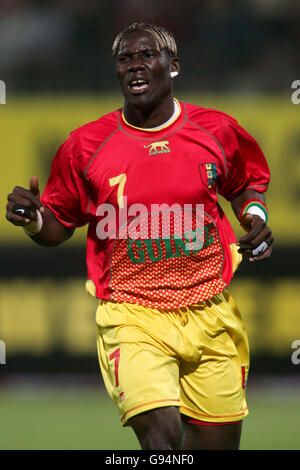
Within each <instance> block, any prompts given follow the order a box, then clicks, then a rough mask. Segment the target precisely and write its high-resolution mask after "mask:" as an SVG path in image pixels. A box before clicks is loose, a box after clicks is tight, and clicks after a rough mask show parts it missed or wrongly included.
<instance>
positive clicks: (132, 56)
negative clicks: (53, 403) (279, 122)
mask: <svg viewBox="0 0 300 470" xmlns="http://www.w3.org/2000/svg"><path fill="white" fill-rule="evenodd" d="M113 57H114V58H115V61H116V72H117V76H118V79H119V82H120V85H121V89H122V92H123V95H124V107H123V108H122V109H119V110H116V111H113V112H111V113H109V114H107V115H105V116H102V117H100V118H99V119H98V120H96V121H94V122H91V123H88V124H86V125H84V126H82V127H80V128H79V129H77V130H75V131H73V132H72V133H71V135H70V136H69V138H68V139H67V140H66V141H65V142H64V143H63V145H62V146H61V147H60V148H59V150H58V152H57V154H56V155H55V158H54V161H53V165H52V169H51V174H50V177H49V180H48V183H47V185H46V188H45V190H44V193H43V195H42V197H41V198H40V193H39V184H38V180H37V178H36V177H32V178H31V179H30V187H29V189H25V188H21V187H15V188H14V190H13V192H12V193H11V194H10V195H9V196H8V203H7V219H8V220H9V221H10V222H12V223H13V224H15V225H19V226H23V228H24V230H25V232H26V233H27V234H28V235H29V236H30V237H31V238H32V240H33V241H34V242H36V243H38V244H40V245H44V246H55V245H58V244H59V243H62V242H64V241H65V240H67V239H68V238H70V237H71V235H72V234H73V232H74V230H75V229H76V227H80V226H83V225H85V224H88V225H89V228H88V235H87V268H88V282H87V289H88V291H89V292H90V293H91V294H92V295H94V296H95V297H97V298H98V299H99V301H98V302H99V304H98V309H97V315H96V321H97V331H98V353H99V361H100V366H101V371H102V375H103V379H104V382H105V385H106V388H107V391H108V393H109V395H110V396H111V398H112V399H113V400H114V402H115V404H116V406H117V407H118V408H119V412H120V417H121V422H122V424H123V425H124V426H125V425H129V426H132V428H133V430H134V432H135V433H136V435H137V438H138V439H139V442H140V445H141V448H142V449H182V448H184V449H238V448H239V441H240V435H241V428H242V421H243V418H244V417H245V416H246V415H247V414H248V411H247V405H246V400H245V386H246V381H247V373H248V367H249V348H248V340H247V335H246V332H245V330H244V326H243V322H242V319H241V315H240V313H239V310H238V309H237V307H236V305H235V303H234V300H233V299H232V297H231V296H230V294H229V293H228V291H227V290H226V289H227V287H228V285H229V283H230V281H231V279H232V277H233V273H234V271H235V270H236V268H237V266H238V264H239V262H240V261H241V258H242V256H243V255H245V256H246V257H248V258H249V260H250V261H251V262H258V261H261V260H264V259H267V258H269V257H270V255H271V251H272V242H273V236H272V233H271V230H270V228H269V227H268V225H267V215H268V214H267V208H266V203H265V199H264V195H263V193H264V192H265V191H266V190H267V186H268V182H269V169H268V165H267V163H266V160H265V158H264V155H263V153H262V151H261V149H260V147H259V146H258V144H257V143H256V141H255V140H254V139H253V138H252V137H251V136H250V135H249V134H248V133H247V132H246V131H245V130H244V129H243V128H242V127H240V126H239V124H238V123H237V121H236V120H235V119H234V118H232V117H230V116H228V115H226V114H224V113H222V112H219V111H215V110H212V109H205V108H202V107H198V106H195V105H192V104H186V103H183V102H181V101H178V100H177V99H175V98H174V97H173V81H174V79H175V77H176V75H178V74H179V73H180V66H179V61H178V57H177V48H176V43H175V40H174V38H173V36H172V34H171V33H169V32H168V31H166V30H165V29H164V28H162V27H159V26H155V25H150V24H145V23H141V24H137V23H134V24H133V25H131V26H129V27H128V28H127V29H126V30H124V31H123V32H121V33H120V34H119V35H118V36H117V37H116V39H115V41H114V44H113ZM218 194H221V195H222V196H223V197H224V198H226V199H227V200H229V201H230V202H231V205H232V209H233V211H234V213H235V214H236V216H237V218H238V219H239V221H240V223H241V225H242V227H243V228H244V229H245V231H246V232H247V233H246V234H245V235H244V236H243V237H242V238H241V239H240V240H239V242H237V241H236V238H235V235H234V233H233V230H232V228H231V226H230V224H229V222H228V220H227V218H226V216H225V214H224V213H223V211H222V210H221V208H220V206H219V204H218ZM197 205H198V206H199V205H200V210H198V209H199V207H198V206H197ZM197 211H198V212H197ZM197 214H198V215H197ZM199 214H200V216H199ZM187 215H188V216H187ZM178 216H180V217H179V218H178ZM181 216H183V217H181ZM186 216H187V217H186ZM166 221H167V222H166ZM182 221H187V223H188V225H189V226H188V228H187V227H186V226H184V230H183V232H182V231H181V232H180V230H181V229H182V225H184V224H183V222H182ZM74 321H76V319H74ZM182 431H183V432H182Z"/></svg>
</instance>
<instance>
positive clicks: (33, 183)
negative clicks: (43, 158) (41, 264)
mask: <svg viewBox="0 0 300 470" xmlns="http://www.w3.org/2000/svg"><path fill="white" fill-rule="evenodd" d="M7 201H8V202H7V205H6V218H7V220H8V221H9V222H11V223H12V224H14V225H17V226H21V227H24V229H25V230H26V229H31V231H32V232H33V234H32V235H29V236H30V238H32V240H33V241H34V242H35V243H37V244H39V245H43V246H56V245H59V244H60V243H62V242H64V241H65V240H67V239H68V238H70V237H71V236H72V234H73V232H74V228H69V227H65V226H64V225H62V224H61V223H60V222H59V221H58V220H57V218H56V217H55V215H54V214H53V212H52V211H51V210H50V209H49V208H48V207H43V205H42V203H41V201H40V191H39V183H38V179H37V178H36V177H35V176H33V177H32V178H30V182H29V189H25V188H22V187H20V186H16V187H15V188H14V189H13V191H12V193H10V194H9V195H8V196H7ZM16 204H18V205H20V206H23V207H24V208H27V209H28V210H29V211H30V212H29V214H28V215H27V217H25V216H22V215H18V214H16V213H15V212H13V208H14V206H15V205H16ZM38 211H39V213H40V216H39V215H38ZM38 217H39V218H41V220H40V223H39V225H41V228H39V227H38V228H39V229H38V228H37V230H38V233H36V234H34V232H35V227H36V225H37V220H38ZM29 231H30V230H29Z"/></svg>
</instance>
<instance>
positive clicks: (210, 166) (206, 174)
mask: <svg viewBox="0 0 300 470" xmlns="http://www.w3.org/2000/svg"><path fill="white" fill-rule="evenodd" d="M199 172H200V177H201V180H202V183H203V184H204V185H205V186H206V187H207V188H208V189H212V188H213V187H214V186H215V183H216V180H217V177H218V171H217V164H216V163H212V162H210V163H200V164H199Z"/></svg>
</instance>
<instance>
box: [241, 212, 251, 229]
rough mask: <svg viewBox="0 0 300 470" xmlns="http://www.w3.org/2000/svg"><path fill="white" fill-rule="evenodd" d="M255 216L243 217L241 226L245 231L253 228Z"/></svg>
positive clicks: (247, 215) (246, 215)
mask: <svg viewBox="0 0 300 470" xmlns="http://www.w3.org/2000/svg"><path fill="white" fill-rule="evenodd" d="M252 221H253V216H252V215H251V214H245V215H243V217H242V220H241V225H242V227H243V228H244V229H245V230H247V231H248V230H250V229H251V228H252Z"/></svg>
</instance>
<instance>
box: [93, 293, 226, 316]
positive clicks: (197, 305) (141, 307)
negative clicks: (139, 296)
mask: <svg viewBox="0 0 300 470" xmlns="http://www.w3.org/2000/svg"><path fill="white" fill-rule="evenodd" d="M223 292H224V291H223ZM223 292H220V293H219V294H216V295H214V296H213V297H211V298H210V299H207V300H203V301H200V302H197V303H195V304H191V305H185V306H183V307H178V308H156V307H148V306H145V305H142V304H138V303H130V302H115V301H114V300H109V299H98V305H99V306H100V305H114V306H116V305H124V306H126V307H127V308H130V306H131V305H132V306H134V307H135V308H138V309H139V310H141V311H142V310H147V311H149V310H150V311H153V312H157V313H166V314H167V313H178V314H183V315H185V314H187V313H188V312H189V311H191V310H193V309H197V308H198V309H202V308H206V307H210V306H211V305H212V304H219V303H221V302H224V300H225V298H224V295H223Z"/></svg>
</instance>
